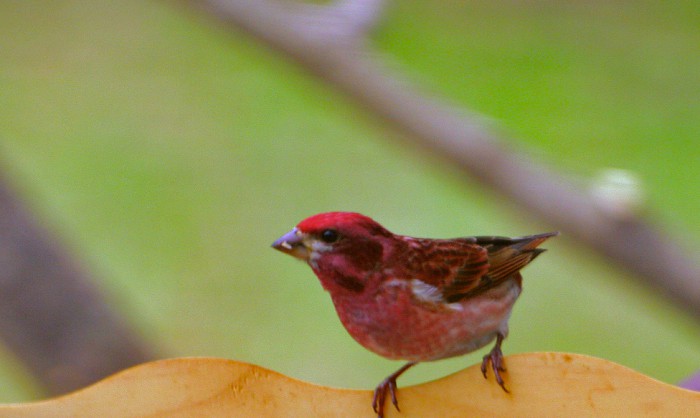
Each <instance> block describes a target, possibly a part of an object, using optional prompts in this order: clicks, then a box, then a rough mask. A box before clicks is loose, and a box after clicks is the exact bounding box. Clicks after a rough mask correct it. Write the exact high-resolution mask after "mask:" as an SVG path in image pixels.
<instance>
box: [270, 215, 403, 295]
mask: <svg viewBox="0 0 700 418" xmlns="http://www.w3.org/2000/svg"><path fill="white" fill-rule="evenodd" d="M390 236H392V234H391V232H389V231H387V230H386V229H385V228H384V227H382V226H381V225H379V224H378V223H377V222H375V221H374V220H372V219H371V218H369V217H367V216H364V215H361V214H359V213H354V212H327V213H320V214H318V215H314V216H311V217H309V218H306V219H304V220H303V221H301V222H299V224H298V225H297V226H296V227H295V228H294V229H292V230H291V231H289V232H288V233H287V234H285V235H283V236H282V237H280V238H279V239H278V240H277V241H275V242H274V243H273V244H272V247H273V248H275V249H277V250H280V251H282V252H284V253H287V254H289V255H292V256H294V257H296V258H300V259H303V260H306V261H307V262H308V263H309V265H310V266H311V267H312V268H313V269H314V271H315V272H316V274H317V275H318V276H319V278H321V277H322V276H324V277H326V276H328V277H330V276H333V275H334V274H335V273H337V272H340V271H342V272H344V274H346V275H347V274H348V272H352V273H357V275H358V276H361V275H363V273H362V272H365V273H366V272H367V271H369V270H372V269H373V268H374V267H375V266H376V265H377V263H379V261H380V260H381V258H382V254H383V245H382V244H383V242H385V241H386V240H384V238H386V237H390ZM364 275H365V276H366V274H364ZM322 281H323V279H322ZM324 285H325V284H324Z"/></svg>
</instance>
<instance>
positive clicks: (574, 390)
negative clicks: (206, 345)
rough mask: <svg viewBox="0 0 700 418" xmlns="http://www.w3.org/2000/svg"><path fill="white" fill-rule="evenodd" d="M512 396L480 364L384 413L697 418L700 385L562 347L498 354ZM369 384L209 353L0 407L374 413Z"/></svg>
mask: <svg viewBox="0 0 700 418" xmlns="http://www.w3.org/2000/svg"><path fill="white" fill-rule="evenodd" d="M506 367H507V368H508V371H507V372H506V373H504V378H505V380H506V384H507V386H508V388H509V389H510V391H511V393H510V394H507V393H504V392H503V391H502V390H501V388H500V387H498V385H497V384H496V383H495V382H494V381H493V376H491V375H490V376H489V377H490V378H489V380H485V379H484V378H483V376H482V375H481V371H480V370H479V367H478V365H475V366H472V367H469V368H467V369H465V370H462V371H460V372H458V373H455V374H453V375H450V376H447V377H445V378H442V379H440V380H436V381H433V382H429V383H424V384H421V385H417V386H410V387H404V388H400V389H399V392H398V397H399V404H400V406H401V412H400V413H399V412H397V411H395V410H394V409H393V406H392V405H391V404H387V407H386V416H387V417H466V416H468V417H479V416H488V417H492V416H508V417H512V416H539V417H545V416H550V417H553V416H558V417H562V416H577V417H581V416H635V417H641V416H652V417H661V416H663V417H689V416H700V392H693V391H689V390H685V389H680V388H677V387H675V386H671V385H668V384H665V383H662V382H659V381H657V380H654V379H651V378H649V377H647V376H644V375H642V374H640V373H637V372H635V371H633V370H630V369H628V368H626V367H623V366H620V365H618V364H615V363H611V362H609V361H606V360H602V359H598V358H594V357H588V356H582V355H577V354H566V353H529V354H520V355H514V356H509V357H507V358H506ZM371 399H372V392H371V391H370V390H347V389H335V388H329V387H323V386H317V385H313V384H310V383H306V382H301V381H298V380H295V379H292V378H289V377H286V376H284V375H281V374H279V373H276V372H273V371H270V370H266V369H263V368H261V367H258V366H253V365H250V364H245V363H239V362H236V361H232V360H224V359H216V358H179V359H172V360H162V361H156V362H152V363H147V364H143V365H140V366H136V367H133V368H131V369H127V370H125V371H122V372H120V373H117V374H116V375H114V376H111V377H108V378H106V379H104V380H102V381H100V382H98V383H96V384H94V385H92V386H89V387H87V388H85V389H82V390H79V391H77V392H73V393H71V394H68V395H65V396H61V397H58V398H53V399H48V400H45V401H39V402H32V403H26V404H9V405H0V417H52V418H53V417H120V418H123V417H259V418H266V417H372V416H374V413H373V412H372V408H371V406H370V404H371Z"/></svg>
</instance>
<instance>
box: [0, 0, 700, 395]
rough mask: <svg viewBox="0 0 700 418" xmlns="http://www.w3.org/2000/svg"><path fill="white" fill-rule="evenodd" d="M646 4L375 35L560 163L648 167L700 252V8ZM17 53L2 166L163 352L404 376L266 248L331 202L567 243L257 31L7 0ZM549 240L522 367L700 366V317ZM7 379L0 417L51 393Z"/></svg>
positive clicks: (433, 17) (514, 335)
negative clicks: (403, 141)
mask: <svg viewBox="0 0 700 418" xmlns="http://www.w3.org/2000/svg"><path fill="white" fill-rule="evenodd" d="M645 3H648V4H643V3H642V2H637V3H626V2H612V3H601V2H586V3H580V2H563V3H551V2H548V3H546V4H542V3H532V2H500V1H498V2H491V1H481V2H478V1H477V2H467V3H465V2H423V1H403V2H396V4H395V5H393V6H392V7H390V8H389V10H388V15H387V19H386V23H385V25H384V26H383V27H382V28H381V30H380V31H379V33H378V34H377V35H376V36H375V40H376V44H377V46H378V48H380V49H381V50H383V51H385V52H386V55H387V59H388V60H395V61H397V62H398V63H400V64H401V65H402V66H403V67H405V68H406V69H407V71H409V72H411V73H412V74H413V76H414V78H415V79H416V80H418V81H419V82H421V83H424V84H426V85H429V86H430V88H432V89H434V90H436V91H437V92H439V93H440V94H444V95H447V96H449V97H450V98H451V99H452V100H454V101H455V102H457V103H460V104H463V105H465V106H469V107H471V108H472V109H474V110H476V111H479V112H481V113H483V114H485V115H489V116H491V117H493V118H495V119H497V123H498V124H499V125H501V126H504V127H506V129H507V130H508V131H510V132H511V133H512V134H513V136H514V137H517V138H518V139H517V141H515V140H514V141H513V146H515V147H518V148H521V149H523V150H524V151H525V152H529V153H531V154H535V155H536V156H537V157H538V158H541V159H542V160H543V161H545V162H547V163H549V164H553V165H555V166H557V167H558V168H559V169H560V170H562V171H564V172H568V173H574V174H576V175H580V176H582V177H584V178H586V177H591V176H593V175H594V174H595V173H596V172H597V170H599V169H602V168H606V167H619V168H624V169H628V170H632V171H634V172H636V173H637V174H638V175H639V176H640V177H641V179H642V181H643V182H644V185H645V187H646V191H647V194H648V196H649V209H648V210H649V212H650V213H652V214H653V215H654V217H655V218H656V219H658V221H659V222H661V223H663V224H664V225H665V227H666V228H668V229H669V230H670V231H672V232H676V233H679V234H680V236H681V237H682V238H683V239H686V240H687V244H688V247H689V248H690V246H691V244H692V241H693V240H694V241H695V242H696V243H697V240H698V238H699V237H700V234H699V232H698V230H697V226H696V225H698V224H700V215H699V213H700V211H698V210H697V209H698V207H700V194H699V193H697V180H696V179H698V178H700V164H697V162H698V161H700V146H699V145H698V141H697V138H699V137H700V114H699V113H698V112H700V108H699V107H698V106H697V105H695V101H696V100H697V97H700V83H698V80H697V77H696V72H697V68H700V55H698V54H697V45H700V31H698V27H699V26H698V25H697V12H696V10H695V8H694V7H693V4H694V3H693V2H680V1H677V2H672V3H668V2H667V3H663V4H661V3H658V4H657V3H654V2H645ZM0 39H3V43H2V47H0V62H2V65H0V109H2V112H0V150H1V151H2V162H3V169H4V170H5V171H9V173H10V177H11V179H12V180H13V181H14V183H15V184H16V185H17V187H18V188H19V189H20V191H21V192H22V194H23V196H24V197H25V198H26V199H27V200H28V201H29V202H30V203H31V205H32V207H33V208H34V209H35V211H36V213H37V214H38V215H39V216H40V217H41V219H42V220H43V221H44V223H45V224H46V225H48V226H49V228H51V229H52V230H53V231H54V233H55V234H56V235H58V236H60V237H61V239H62V240H63V242H65V243H66V245H68V246H69V247H70V248H71V250H72V251H73V252H74V253H75V254H76V255H77V256H78V257H80V258H81V259H83V260H84V262H85V263H86V265H87V267H88V268H89V269H91V270H92V271H93V272H95V275H96V276H97V277H98V278H99V280H100V284H101V285H102V286H104V287H105V288H106V289H107V291H108V292H109V294H110V295H111V296H112V299H113V301H114V303H115V306H117V307H118V308H119V309H121V311H122V312H123V313H124V314H125V315H126V316H127V317H128V318H129V319H130V320H131V321H133V323H134V324H135V326H136V327H138V329H139V330H140V331H141V332H142V333H143V335H144V338H148V339H149V340H150V341H151V342H152V343H153V344H154V345H156V346H157V347H158V348H159V349H160V350H161V352H162V354H163V356H194V355H203V356H221V357H229V358H234V359H238V360H243V361H248V362H252V363H256V364H259V365H262V366H265V367H268V368H272V369H275V370H277V371H280V372H282V373H285V374H289V375H292V376H295V377H298V378H302V379H305V380H310V381H314V382H317V383H322V384H329V385H334V386H350V387H363V388H371V387H373V386H374V385H375V384H376V383H377V382H378V381H379V380H380V379H381V378H383V377H384V375H386V374H388V373H389V372H391V371H392V370H393V369H394V368H396V365H395V364H394V363H391V362H388V361H385V360H382V359H379V358H378V357H376V356H375V355H373V354H371V353H368V352H366V351H365V350H364V349H363V348H361V347H360V346H359V345H357V344H356V343H354V342H353V341H352V340H351V339H350V337H349V336H347V335H346V333H345V331H344V330H343V329H342V327H341V325H340V324H339V321H338V320H337V319H336V317H335V313H334V312H333V308H332V305H331V303H330V300H329V299H328V297H327V295H325V294H324V292H323V291H322V290H321V287H320V285H319V284H318V283H317V281H316V279H315V277H313V275H312V273H311V271H310V270H309V269H308V268H307V267H306V266H303V265H302V264H301V263H295V262H293V260H290V259H289V258H288V257H283V256H281V255H280V254H277V253H276V252H274V251H273V250H271V249H270V248H269V245H270V243H271V242H272V241H273V240H274V239H276V238H277V237H278V236H279V235H281V234H282V233H284V232H286V231H287V230H288V229H289V228H291V227H292V226H293V225H294V224H295V223H296V222H297V221H299V220H300V219H302V218H303V217H305V216H308V215H310V214H313V213H316V212H321V211H326V210H355V211H360V212H363V213H366V214H368V215H371V216H372V217H374V218H375V219H377V220H378V221H379V222H381V223H382V224H384V225H385V226H387V227H388V228H390V229H392V230H394V231H396V232H401V233H405V234H411V235H418V236H432V237H440V236H444V237H450V236H459V235H472V234H503V235H519V234H528V233H535V232H541V231H544V230H548V229H550V228H551V227H550V226H547V225H546V224H543V223H540V224H535V223H534V220H533V219H532V218H529V217H526V216H523V214H522V211H520V210H519V208H517V207H514V206H513V205H512V204H511V203H510V202H507V201H504V200H503V199H501V198H500V197H498V196H496V195H494V194H493V193H492V192H490V191H488V190H485V189H484V188H483V187H481V186H479V185H475V184H471V185H466V187H465V184H464V183H463V182H462V181H461V180H460V179H459V176H458V174H457V173H456V172H454V171H452V170H450V169H449V168H448V169H445V167H443V166H441V164H440V162H439V161H436V160H433V159H431V158H430V157H427V158H426V157H425V156H424V155H421V154H420V153H419V152H416V151H414V150H410V149H406V148H403V147H401V145H400V144H399V143H398V142H392V141H387V139H390V138H391V137H392V135H394V134H392V133H391V132H390V131H388V130H386V129H385V128H383V127H382V126H381V124H380V123H379V122H377V121H376V120H374V119H372V118H371V117H368V116H367V115H366V114H364V113H363V112H362V111H361V110H359V109H357V108H355V107H353V105H352V104H351V103H349V102H347V101H346V100H345V99H344V98H343V97H342V96H340V95H338V94H337V93H336V92H334V91H333V90H332V89H330V88H328V87H326V86H325V85H322V84H320V83H319V82H318V81H317V80H315V79H313V78H311V77H309V76H308V75H307V74H305V73H304V72H303V71H301V70H299V69H298V68H296V67H295V66H293V65H291V64H290V63H288V62H286V61H285V60H283V59H281V58H280V57H278V56H276V55H275V54H274V53H272V52H270V51H269V50H267V49H265V48H263V47H261V46H260V45H258V44H256V43H255V42H254V41H252V40H251V39H249V38H247V37H245V36H243V35H241V34H238V33H233V34H230V33H228V32H227V31H226V30H224V29H221V28H220V27H217V26H216V25H214V24H212V23H211V22H210V21H207V20H205V19H200V18H198V17H193V15H191V14H189V13H188V11H187V10H185V9H178V8H177V7H176V6H173V5H169V4H167V2H155V3H152V2H135V1H127V2H119V3H114V4H112V3H102V2H86V1H77V0H76V1H62V2H50V3H47V2H38V1H25V2H4V3H2V4H0ZM693 228H694V229H693ZM548 247H549V248H550V249H551V251H549V252H548V253H547V254H545V255H544V256H543V257H542V258H540V259H538V260H537V262H536V263H534V264H533V266H531V267H529V268H528V269H527V270H526V271H525V279H526V283H525V293H524V294H523V297H522V298H521V300H520V301H519V302H518V304H517V305H516V308H515V312H514V315H513V320H512V321H511V336H510V337H509V339H508V340H507V341H506V342H505V344H504V351H505V353H506V354H509V353H515V352H521V351H544V350H557V351H574V352H579V353H586V354H591V355H596V356H600V357H604V358H608V359H610V360H613V361H617V362H620V363H622V364H624V365H627V366H629V367H632V368H635V369H637V370H639V371H642V372H644V373H647V374H650V375H651V376H654V377H657V378H659V379H662V380H665V381H669V382H675V381H678V380H680V379H681V378H683V377H684V376H685V375H687V374H689V373H691V372H692V371H693V367H696V366H697V365H698V364H700V352H699V351H698V350H697V347H698V346H700V336H699V334H698V333H697V325H696V324H695V323H693V322H692V320H691V318H689V317H687V316H684V315H683V314H682V313H681V312H679V311H678V310H677V309H676V308H674V307H672V306H671V305H670V304H669V303H668V302H666V301H665V300H663V299H661V298H659V297H658V296H657V295H655V294H653V292H651V291H649V290H647V289H643V288H641V287H640V285H638V284H636V282H633V281H632V278H630V277H628V276H626V275H625V274H624V273H623V272H620V271H618V270H615V269H613V268H611V267H609V266H607V265H605V264H603V263H602V262H601V261H600V260H599V259H597V258H596V257H594V256H592V255H591V254H590V253H589V252H588V251H585V250H582V249H580V248H578V247H576V246H575V245H574V243H573V242H570V241H567V239H566V237H565V236H563V237H561V238H558V239H557V240H554V241H553V242H552V243H551V244H548ZM481 354H482V353H478V354H474V355H471V356H469V357H465V358H461V359H455V360H449V361H444V362H439V363H436V364H432V365H423V366H419V367H417V368H416V369H415V370H413V371H411V373H409V374H408V375H407V376H406V377H405V380H402V382H403V384H408V383H415V382H418V381H421V380H425V379H428V378H436V377H438V376H440V375H444V374H446V373H449V372H451V371H455V370H457V369H459V368H462V367H465V366H466V365H469V364H473V363H475V362H477V361H478V360H479V359H480V355H481ZM1 365H2V363H0V366H1ZM2 368H3V373H0V376H2V379H6V380H2V381H1V382H0V387H12V388H14V390H13V391H9V390H8V391H5V390H2V391H0V401H7V402H9V401H21V400H27V399H30V398H32V397H33V396H36V394H35V393H34V392H33V390H32V389H31V384H28V383H26V382H27V378H26V377H23V376H17V375H20V374H21V372H20V371H19V370H18V367H17V366H15V365H12V364H10V362H9V360H7V361H6V362H5V366H2ZM13 375H14V376H13Z"/></svg>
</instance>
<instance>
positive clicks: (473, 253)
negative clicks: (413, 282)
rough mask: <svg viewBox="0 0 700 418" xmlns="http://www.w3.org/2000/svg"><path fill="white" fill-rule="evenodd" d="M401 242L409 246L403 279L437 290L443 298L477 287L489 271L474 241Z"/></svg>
mask: <svg viewBox="0 0 700 418" xmlns="http://www.w3.org/2000/svg"><path fill="white" fill-rule="evenodd" d="M405 239H406V240H407V241H408V243H409V247H410V250H409V251H410V256H409V257H408V264H407V265H406V267H407V270H408V271H406V272H405V277H406V278H407V279H418V280H420V281H422V282H423V283H426V284H428V285H430V286H433V287H435V288H437V290H438V291H439V292H440V293H441V294H442V295H443V298H447V297H448V296H451V295H453V294H457V293H465V292H469V291H470V290H472V289H474V288H476V287H478V286H479V280H480V278H481V277H483V276H484V275H485V274H486V272H487V271H488V269H489V263H488V254H487V251H486V249H485V248H483V247H482V246H480V245H477V244H476V240H475V238H460V239H453V240H433V239H418V238H408V237H407V238H405Z"/></svg>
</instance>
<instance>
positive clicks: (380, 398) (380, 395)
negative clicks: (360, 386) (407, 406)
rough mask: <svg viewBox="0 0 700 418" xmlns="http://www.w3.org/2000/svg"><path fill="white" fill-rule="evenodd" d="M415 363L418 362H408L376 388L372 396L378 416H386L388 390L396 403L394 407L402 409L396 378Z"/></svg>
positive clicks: (380, 417) (393, 402)
mask: <svg viewBox="0 0 700 418" xmlns="http://www.w3.org/2000/svg"><path fill="white" fill-rule="evenodd" d="M414 364H416V363H413V362H411V363H406V364H405V365H404V366H403V367H401V368H400V369H399V370H397V371H395V372H394V373H392V374H391V375H389V376H388V377H387V378H386V379H384V380H382V382H381V383H380V384H379V385H378V386H377V388H376V389H374V396H373V397H372V409H374V412H375V413H376V414H377V418H383V417H384V402H385V401H386V396H387V392H389V395H391V403H392V404H394V408H396V410H397V411H400V409H399V402H398V401H397V400H396V379H397V378H398V377H399V376H401V374H402V373H403V372H405V371H406V370H408V369H409V368H411V366H413V365H414Z"/></svg>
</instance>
